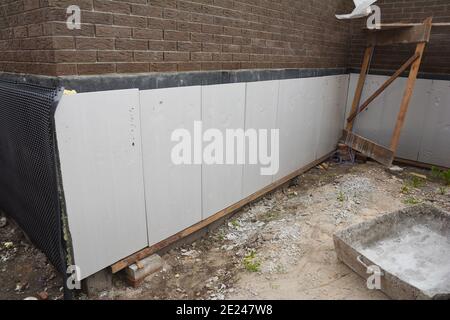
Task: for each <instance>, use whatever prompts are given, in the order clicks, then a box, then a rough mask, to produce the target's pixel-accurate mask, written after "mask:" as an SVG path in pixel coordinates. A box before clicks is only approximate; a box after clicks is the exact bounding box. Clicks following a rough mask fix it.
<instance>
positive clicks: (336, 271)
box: [101, 162, 450, 299]
mask: <svg viewBox="0 0 450 320" xmlns="http://www.w3.org/2000/svg"><path fill="white" fill-rule="evenodd" d="M412 172H415V173H419V174H421V175H428V176H430V172H429V171H424V170H418V169H413V168H406V169H405V171H404V172H402V173H398V174H393V173H391V172H390V171H387V170H386V169H385V168H383V167H382V166H380V165H377V164H375V163H373V162H369V163H367V164H360V165H354V166H353V165H337V164H331V163H330V167H329V169H328V170H323V169H319V168H315V169H313V170H311V171H310V172H308V173H306V174H304V175H302V176H301V177H300V178H299V179H297V181H296V183H293V184H292V185H291V186H288V187H285V188H283V189H281V190H278V191H276V192H274V193H272V194H270V195H268V196H267V197H265V198H263V199H261V200H259V201H257V202H255V203H254V204H252V205H250V206H247V207H246V208H244V209H243V210H241V211H240V212H238V213H237V214H236V215H235V216H234V217H233V218H231V219H230V221H229V222H228V224H227V225H224V226H223V227H221V228H219V229H218V230H216V231H214V232H213V233H211V234H210V235H209V236H208V237H206V238H204V239H202V240H200V241H197V242H195V243H193V244H192V245H190V246H186V247H184V248H179V249H176V250H172V251H171V252H169V253H168V254H166V255H165V256H164V257H163V258H164V259H165V261H166V262H167V263H166V267H165V270H163V271H162V272H160V273H158V274H155V275H153V276H151V277H149V278H147V280H146V282H145V283H144V284H143V286H141V287H140V288H138V289H131V288H128V287H126V284H125V283H124V282H123V281H122V280H121V279H116V286H115V289H114V290H113V291H110V292H104V293H103V294H102V295H101V298H105V299H387V297H386V296H384V295H383V294H382V293H380V292H377V291H370V290H368V289H367V287H366V283H365V281H364V280H363V279H361V278H360V277H358V276H357V275H356V274H355V273H354V272H352V271H351V270H350V269H349V268H347V267H346V266H345V265H343V264H342V263H340V262H339V261H338V260H337V258H336V254H335V252H334V246H333V240H332V235H333V233H334V232H336V231H337V230H340V229H342V228H346V227H348V226H350V225H352V224H355V223H359V222H361V221H364V220H368V219H371V218H373V217H376V216H378V215H380V214H383V213H387V212H391V211H394V210H398V209H400V208H402V207H405V206H408V205H413V204H414V203H417V202H423V201H427V202H432V203H434V204H435V205H437V206H441V207H444V208H446V209H447V210H448V209H450V201H449V200H450V196H449V193H448V190H447V193H445V194H441V193H443V192H442V190H441V188H440V187H442V184H441V183H440V182H437V181H433V180H432V179H426V180H421V179H419V180H420V181H419V182H418V180H417V179H416V178H413V177H414V176H412V175H411V173H412Z"/></svg>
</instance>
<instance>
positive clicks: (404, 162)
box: [394, 158, 450, 170]
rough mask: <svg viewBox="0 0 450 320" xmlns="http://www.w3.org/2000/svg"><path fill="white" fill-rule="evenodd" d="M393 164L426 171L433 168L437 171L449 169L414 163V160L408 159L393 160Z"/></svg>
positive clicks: (418, 162)
mask: <svg viewBox="0 0 450 320" xmlns="http://www.w3.org/2000/svg"><path fill="white" fill-rule="evenodd" d="M394 163H397V164H400V165H406V166H411V167H417V168H421V169H428V170H431V169H432V168H433V167H435V168H438V169H439V170H448V169H450V168H447V167H442V166H436V165H433V164H429V163H425V162H420V161H414V160H408V159H402V158H395V159H394Z"/></svg>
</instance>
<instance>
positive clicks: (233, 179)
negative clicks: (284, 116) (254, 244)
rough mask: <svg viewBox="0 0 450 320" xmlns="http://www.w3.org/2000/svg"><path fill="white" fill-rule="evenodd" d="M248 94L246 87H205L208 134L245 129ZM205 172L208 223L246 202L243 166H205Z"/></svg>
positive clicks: (204, 108)
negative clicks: (243, 201) (215, 216)
mask: <svg viewBox="0 0 450 320" xmlns="http://www.w3.org/2000/svg"><path fill="white" fill-rule="evenodd" d="M245 90H246V84H245V83H236V84H224V85H212V86H205V87H203V89H202V92H203V93H202V119H203V125H204V130H205V131H206V130H208V129H210V128H214V129H219V130H220V131H222V132H223V134H225V130H226V129H243V128H244V125H245V119H244V118H245ZM207 144H208V143H206V144H205V145H207ZM202 172H203V175H202V196H203V218H204V219H206V218H208V217H210V216H211V215H213V214H215V213H217V212H218V211H220V210H222V209H225V208H227V207H228V206H230V205H232V204H234V203H236V202H238V201H239V200H241V199H242V176H243V165H203V169H202Z"/></svg>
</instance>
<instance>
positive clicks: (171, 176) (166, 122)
mask: <svg viewBox="0 0 450 320" xmlns="http://www.w3.org/2000/svg"><path fill="white" fill-rule="evenodd" d="M201 90H202V88H201V87H198V86H195V87H183V88H171V89H157V90H145V91H141V93H140V94H141V123H142V145H143V159H144V160H143V162H144V180H145V195H146V207H147V223H148V238H149V243H150V245H152V244H155V243H157V242H159V241H162V240H164V239H166V238H168V237H170V236H171V235H174V234H176V233H178V232H180V231H182V230H184V229H185V228H187V227H189V226H191V225H193V224H195V223H197V222H199V221H200V220H202V203H201V199H202V197H201V192H202V191H201V176H202V172H201V165H200V164H199V165H195V164H192V165H189V164H181V165H180V164H176V163H174V161H172V158H171V153H172V149H173V148H174V147H175V145H176V144H177V143H178V142H176V141H172V140H171V136H172V133H173V132H174V130H177V129H186V130H188V131H189V132H190V133H191V137H192V135H193V130H194V121H200V120H201ZM192 138H193V137H192ZM191 152H192V150H191ZM191 156H193V155H191ZM191 159H192V157H191Z"/></svg>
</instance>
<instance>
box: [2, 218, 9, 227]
mask: <svg viewBox="0 0 450 320" xmlns="http://www.w3.org/2000/svg"><path fill="white" fill-rule="evenodd" d="M7 224H8V220H6V217H2V216H0V228H4V227H6V225H7Z"/></svg>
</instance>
